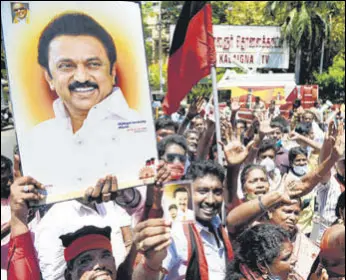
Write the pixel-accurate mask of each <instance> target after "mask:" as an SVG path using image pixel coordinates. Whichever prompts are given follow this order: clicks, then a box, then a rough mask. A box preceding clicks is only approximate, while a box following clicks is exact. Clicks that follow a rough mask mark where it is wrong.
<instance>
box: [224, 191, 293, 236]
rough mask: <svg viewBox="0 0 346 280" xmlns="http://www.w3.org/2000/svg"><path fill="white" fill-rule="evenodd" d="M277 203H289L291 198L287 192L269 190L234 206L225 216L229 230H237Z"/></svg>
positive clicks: (258, 217)
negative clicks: (260, 195) (262, 194)
mask: <svg viewBox="0 0 346 280" xmlns="http://www.w3.org/2000/svg"><path fill="white" fill-rule="evenodd" d="M279 203H287V204H290V203H291V200H290V197H289V196H288V194H284V193H281V192H278V191H275V192H271V193H268V194H265V195H264V196H262V197H259V198H258V199H254V200H251V201H248V202H246V203H243V204H242V205H240V206H238V207H236V208H234V209H233V210H232V211H231V212H230V213H229V214H228V216H227V228H228V230H229V232H233V233H235V232H239V231H240V230H242V229H244V228H245V227H247V226H249V225H251V224H252V223H253V222H254V221H256V220H258V219H260V218H261V217H262V216H263V215H264V214H265V213H266V212H267V210H269V209H270V208H272V207H273V206H275V205H277V204H279Z"/></svg>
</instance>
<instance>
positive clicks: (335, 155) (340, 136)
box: [332, 126, 345, 161]
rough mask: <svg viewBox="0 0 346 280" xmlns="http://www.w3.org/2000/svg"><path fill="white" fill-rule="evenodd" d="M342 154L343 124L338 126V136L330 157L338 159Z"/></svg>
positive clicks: (343, 145) (343, 148) (343, 147)
mask: <svg viewBox="0 0 346 280" xmlns="http://www.w3.org/2000/svg"><path fill="white" fill-rule="evenodd" d="M342 156H345V130H344V128H343V126H342V127H341V126H339V128H338V136H337V138H336V141H335V145H334V147H333V151H332V158H333V159H334V160H335V161H338V160H339V159H340V158H341V157H342Z"/></svg>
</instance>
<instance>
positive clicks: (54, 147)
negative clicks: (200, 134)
mask: <svg viewBox="0 0 346 280" xmlns="http://www.w3.org/2000/svg"><path fill="white" fill-rule="evenodd" d="M17 6H18V5H14V4H13V3H12V2H9V1H2V2H1V10H2V12H1V17H2V29H3V30H2V31H3V36H4V43H5V51H6V59H7V67H8V76H9V85H10V91H11V101H12V105H13V111H14V117H15V124H16V133H17V139H18V143H19V151H20V156H21V162H22V168H23V174H24V176H28V175H29V176H32V177H34V178H35V179H36V180H37V181H39V182H41V183H42V184H44V185H45V186H46V190H47V191H46V194H47V197H46V199H45V201H43V202H42V203H53V202H58V201H63V200H68V199H75V198H78V197H82V196H83V195H84V192H85V190H86V189H87V188H88V187H92V186H96V183H97V182H98V181H99V180H100V179H102V178H105V177H106V176H107V175H111V176H116V177H117V179H118V189H124V188H129V187H135V186H140V185H143V184H151V183H153V182H154V177H155V173H156V170H155V161H156V159H157V151H156V142H155V129H154V123H153V118H152V110H151V98H150V93H149V82H148V73H147V65H146V59H145V47H144V40H143V29H142V18H141V8H140V4H139V3H135V2H130V1H119V2H86V1H85V2H83V1H75V2H73V1H70V2H59V1H56V2H36V1H32V2H30V1H29V2H25V4H23V5H22V6H21V7H19V6H18V7H17Z"/></svg>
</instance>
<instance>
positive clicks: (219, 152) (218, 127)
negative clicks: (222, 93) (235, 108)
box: [211, 65, 223, 166]
mask: <svg viewBox="0 0 346 280" xmlns="http://www.w3.org/2000/svg"><path fill="white" fill-rule="evenodd" d="M211 79H212V84H213V98H214V99H213V100H214V116H215V130H216V140H217V156H218V162H219V164H221V166H223V151H222V147H221V145H220V144H219V142H221V125H220V108H219V97H218V92H217V77H216V68H215V66H214V65H212V66H211Z"/></svg>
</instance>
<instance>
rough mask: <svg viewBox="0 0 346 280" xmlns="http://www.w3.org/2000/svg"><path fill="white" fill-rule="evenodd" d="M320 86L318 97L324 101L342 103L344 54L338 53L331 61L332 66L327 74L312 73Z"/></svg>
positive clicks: (343, 94) (343, 92)
mask: <svg viewBox="0 0 346 280" xmlns="http://www.w3.org/2000/svg"><path fill="white" fill-rule="evenodd" d="M314 76H315V79H316V82H317V84H318V85H319V86H320V96H321V98H324V99H330V100H332V101H337V102H342V103H344V100H343V99H344V98H345V53H340V54H339V55H337V56H336V57H335V58H334V59H333V65H332V66H330V67H329V68H328V71H327V72H324V73H322V74H319V73H316V72H315V73H314Z"/></svg>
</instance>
